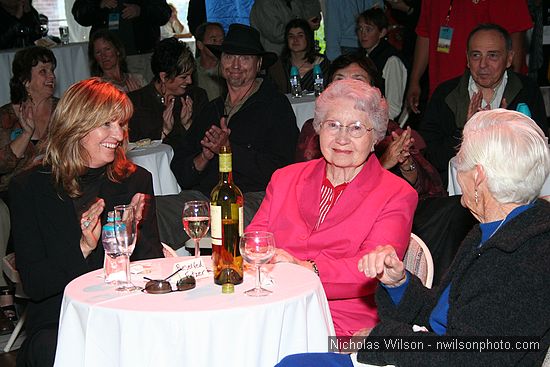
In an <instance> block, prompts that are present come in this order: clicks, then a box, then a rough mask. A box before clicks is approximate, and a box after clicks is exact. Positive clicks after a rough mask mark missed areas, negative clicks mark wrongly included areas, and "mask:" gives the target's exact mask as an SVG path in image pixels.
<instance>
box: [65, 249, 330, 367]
mask: <svg viewBox="0 0 550 367" xmlns="http://www.w3.org/2000/svg"><path fill="white" fill-rule="evenodd" d="M183 259H185V258H166V259H157V260H151V261H147V262H149V263H152V265H153V273H151V274H148V276H149V277H151V278H154V279H159V278H164V277H166V276H168V275H169V274H170V273H171V270H172V265H173V263H174V262H179V261H182V260H183ZM205 259H206V258H205ZM207 260H208V259H207ZM159 268H160V270H159ZM101 272H102V271H101V270H98V271H95V272H91V273H88V274H85V275H83V276H81V277H79V278H77V279H75V280H73V281H72V282H71V283H69V284H68V285H67V287H66V288H65V293H64V297H63V304H62V309H61V318H60V325H59V337H58V343H57V352H56V359H55V366H56V367H65V366H70V367H79V366H87V367H97V366H102V367H110V366H117V367H119V366H120V367H138V366H193V367H207V366H226V367H227V366H238V367H247V366H250V367H262V366H266V367H268V366H269V367H272V366H273V365H275V364H276V363H277V362H278V361H280V360H281V359H282V358H283V357H285V356H286V355H289V354H293V353H301V352H326V351H327V350H328V336H329V335H334V327H333V325H332V320H331V316H330V312H329V308H328V302H327V299H326V296H325V293H324V291H323V287H322V285H321V282H320V280H319V278H318V277H317V276H316V275H315V274H314V273H313V272H311V271H309V270H307V269H305V268H302V267H300V266H297V265H293V264H288V263H279V264H276V265H274V266H272V270H271V272H270V275H271V277H272V278H273V279H274V282H275V285H274V287H273V288H272V290H273V294H271V295H269V296H267V297H249V296H247V295H245V294H243V292H244V291H245V290H247V289H249V288H251V287H252V286H253V284H254V276H253V274H252V273H250V274H249V273H245V279H244V283H243V284H241V285H238V286H236V287H235V293H233V294H222V292H221V287H220V286H219V285H216V284H214V281H213V279H212V278H210V277H209V278H205V279H200V280H198V281H197V288H195V289H193V290H190V291H185V292H173V293H169V294H161V295H153V294H146V293H143V292H139V291H138V292H134V293H130V294H127V293H120V292H116V291H115V290H114V287H112V286H107V285H105V284H104V283H103V279H102V278H101V277H99V275H100V274H101ZM139 278H141V277H139ZM134 283H135V284H136V285H143V282H142V281H139V280H138V277H136V278H135V281H134Z"/></svg>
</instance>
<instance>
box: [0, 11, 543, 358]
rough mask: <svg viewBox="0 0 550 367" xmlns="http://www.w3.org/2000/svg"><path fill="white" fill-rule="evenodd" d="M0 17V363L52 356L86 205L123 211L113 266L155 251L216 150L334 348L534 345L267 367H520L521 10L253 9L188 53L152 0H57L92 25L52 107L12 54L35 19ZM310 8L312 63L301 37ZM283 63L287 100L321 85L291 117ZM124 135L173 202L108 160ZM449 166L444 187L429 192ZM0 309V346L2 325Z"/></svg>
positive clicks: (40, 68) (533, 125) (250, 217)
mask: <svg viewBox="0 0 550 367" xmlns="http://www.w3.org/2000/svg"><path fill="white" fill-rule="evenodd" d="M15 3H17V4H15ZM192 3H193V6H197V2H195V1H193V2H192ZM199 3H200V2H199ZM351 3H353V4H352V5H350V4H351ZM190 6H191V5H190ZM200 8H201V9H202V7H200ZM4 13H5V16H6V17H7V18H9V19H10V20H11V21H12V23H9V24H8V23H6V26H7V27H11V28H9V29H8V30H7V31H5V32H3V34H2V35H0V48H6V47H25V48H21V49H20V50H18V51H17V53H16V55H15V58H14V60H13V64H12V77H11V79H10V81H9V86H10V99H11V101H10V103H8V104H6V105H4V106H2V107H0V199H1V200H2V201H1V202H0V204H1V205H2V207H3V208H4V207H6V208H7V209H9V214H10V218H11V236H10V237H9V240H8V251H15V254H16V265H17V269H18V271H19V273H20V275H21V280H22V285H23V287H24V290H25V292H26V294H27V295H28V296H29V298H30V300H29V302H28V305H27V310H28V311H27V315H28V316H27V322H26V325H27V326H26V330H27V332H26V339H25V341H24V343H23V345H22V347H21V349H20V351H19V352H18V356H17V358H18V366H19V365H20V366H51V365H53V361H54V358H55V348H56V340H57V327H58V320H59V314H60V308H61V300H62V295H63V289H64V288H65V286H66V285H67V284H68V283H69V282H70V281H71V280H73V279H74V278H76V277H78V276H80V275H82V274H84V273H86V272H89V271H91V270H95V269H98V268H101V267H102V266H103V261H104V250H103V246H101V239H100V237H101V228H102V226H103V225H104V224H105V223H106V222H107V212H108V211H110V210H112V209H113V207H114V206H115V205H119V204H128V203H131V205H133V206H134V207H135V208H136V209H137V210H136V213H137V217H138V219H139V231H140V235H139V236H138V242H137V244H136V249H135V251H134V253H133V255H132V260H140V259H150V258H156V257H162V256H163V250H162V245H161V241H162V242H164V243H166V244H168V245H170V246H171V247H172V248H174V249H179V248H181V247H183V246H185V243H186V242H187V240H188V239H189V238H188V237H187V235H186V234H185V232H184V231H183V230H182V225H181V213H182V210H183V207H184V203H185V202H186V201H189V200H205V201H208V200H209V199H208V198H209V197H210V193H211V191H212V189H213V188H214V186H215V185H216V183H217V182H218V170H219V165H218V154H219V152H220V149H221V148H222V147H224V146H230V147H231V151H232V155H233V179H234V181H235V183H236V184H237V186H238V187H239V188H240V189H241V190H242V192H243V194H244V222H245V226H246V229H247V230H249V231H252V230H254V231H256V230H259V231H269V232H272V233H273V234H274V237H275V240H276V243H277V250H276V254H275V256H274V258H273V259H272V262H274V263H277V262H289V263H293V264H296V265H297V266H302V267H305V268H307V269H309V270H310V271H312V272H314V273H315V274H316V275H317V276H319V278H320V281H321V283H322V284H323V287H324V291H325V293H326V296H327V299H328V304H329V308H330V312H331V316H332V321H333V324H334V327H335V331H336V335H337V336H338V337H341V338H351V337H354V336H361V337H363V338H366V341H368V340H369V338H376V337H385V336H412V335H415V336H418V335H425V336H472V337H474V336H534V337H538V338H540V345H541V347H540V349H539V350H537V351H525V352H523V353H519V352H517V353H500V354H498V353H497V354H495V353H486V354H481V355H476V360H474V361H472V356H471V355H470V354H468V353H466V354H453V353H432V354H429V353H419V354H402V353H395V352H394V353H385V352H380V351H378V352H377V351H372V350H362V351H359V353H354V354H351V355H349V354H340V353H332V354H330V353H329V354H302V355H294V356H289V357H287V358H285V359H283V360H282V361H281V362H280V366H310V365H311V366H357V365H360V364H361V363H371V364H394V365H397V366H407V365H422V364H426V365H457V366H458V365H465V364H469V365H471V364H474V365H495V364H498V365H516V364H519V365H526V366H527V365H529V366H531V365H540V364H541V363H542V361H543V359H544V356H545V354H546V351H547V350H548V347H549V346H550V333H549V330H550V313H549V311H548V310H549V308H548V307H547V305H548V304H549V303H550V290H549V289H550V288H548V287H547V286H546V284H548V282H549V281H550V274H549V272H548V271H546V269H547V268H548V266H547V265H546V262H547V261H546V259H548V256H549V255H550V223H549V222H548V219H547V217H545V215H546V214H549V212H550V204H549V203H547V201H545V200H541V199H540V197H541V196H543V195H544V193H541V189H542V187H543V185H544V183H545V180H546V178H547V176H548V174H549V172H550V151H549V146H548V139H547V138H548V135H549V126H548V120H547V116H546V111H545V106H544V102H543V99H542V95H541V92H540V89H539V86H538V84H537V81H535V80H533V79H531V78H529V77H527V76H526V75H525V74H526V64H525V53H524V50H525V48H526V47H525V40H524V38H525V31H526V30H528V29H529V28H531V27H532V25H533V24H532V20H531V17H530V15H529V10H528V7H527V2H523V1H522V2H517V1H512V0H506V1H503V0H500V1H497V0H484V1H453V0H448V1H432V0H422V1H421V2H420V1H412V0H397V1H391V2H389V1H388V2H387V4H384V2H383V1H378V0H363V1H353V2H349V4H348V2H346V3H345V4H344V2H340V1H336V0H326V1H325V3H324V8H323V9H322V8H321V4H320V3H319V1H317V0H302V1H297V0H256V1H255V2H254V5H252V9H251V12H250V23H251V25H250V26H249V25H245V24H238V23H233V24H231V25H229V27H227V28H225V27H224V25H222V24H220V23H217V22H213V21H206V19H202V22H200V23H195V22H193V23H191V22H189V24H190V28H189V31H190V32H191V33H192V34H193V35H194V36H195V38H196V48H197V52H196V55H194V54H193V53H192V52H191V50H190V49H189V47H188V46H187V45H186V44H185V43H183V42H180V41H179V40H178V37H177V36H175V35H177V34H181V33H185V32H186V30H185V28H184V26H183V25H182V24H181V22H179V20H177V10H176V8H175V7H174V6H173V5H171V4H167V3H166V1H165V0H128V1H123V2H120V1H116V0H101V1H98V0H76V1H75V2H74V5H73V7H72V14H73V15H74V17H75V20H76V21H77V22H78V23H80V24H81V25H84V26H92V28H91V31H90V37H89V43H88V56H89V68H90V75H92V77H91V78H90V79H86V80H82V81H79V82H77V83H76V84H74V85H72V86H71V87H70V88H69V89H68V90H66V91H63V93H62V94H61V95H60V98H57V97H55V96H54V91H55V85H56V84H55V69H56V66H57V60H56V58H55V56H54V54H53V53H52V51H51V50H49V49H47V48H44V47H40V46H31V43H32V42H33V41H34V40H36V39H37V38H38V37H39V31H37V30H35V29H34V28H33V27H32V24H33V23H32V20H33V19H34V17H37V16H38V13H37V12H36V11H35V10H34V9H33V8H32V5H31V4H30V2H29V1H27V0H22V1H13V4H12V2H10V1H8V0H6V1H4V0H0V16H2V17H3V16H4ZM35 13H36V14H35ZM465 14H469V15H468V16H464V15H465ZM195 15H196V14H195ZM474 15H475V16H474ZM323 16H324V17H325V32H326V41H327V48H326V53H323V52H322V51H321V50H320V49H319V47H318V44H317V42H316V41H315V36H314V32H315V31H316V30H317V29H319V26H320V23H321V20H322V19H323ZM396 19H398V20H401V22H402V24H401V25H400V26H397V28H399V27H404V28H405V33H407V32H409V33H410V32H413V30H414V27H415V24H416V21H418V24H417V25H416V34H417V38H416V41H414V42H415V43H414V45H415V47H414V48H411V47H410V46H411V43H412V41H405V43H407V42H408V44H405V43H403V42H402V41H403V39H405V40H410V39H411V38H410V36H411V35H410V34H405V33H402V34H400V35H398V36H396V35H395V34H394V33H392V32H394V31H395V29H396V25H395V24H396ZM403 19H404V20H403ZM25 22H29V23H28V26H26V28H25V31H24V32H19V33H18V38H17V39H16V40H11V41H9V42H8V41H7V40H8V38H7V37H8V36H9V34H10V33H9V32H11V29H12V28H13V29H18V28H17V27H23V26H24V25H25ZM411 24H412V25H411ZM3 26H4V24H3V25H2V26H1V27H3ZM161 27H163V28H162V29H161ZM407 27H408V31H407ZM411 27H412V28H411ZM0 29H1V28H0ZM226 29H227V31H226ZM37 32H38V33H37ZM161 33H162V37H161ZM400 37H403V38H400ZM5 45H7V46H6V47H4V46H5ZM144 60H146V62H145V64H144ZM293 68H294V69H295V70H297V71H298V77H299V80H300V82H301V86H302V88H304V89H305V90H308V91H313V89H314V79H315V77H314V70H317V69H318V70H321V73H322V76H323V83H324V85H323V87H324V88H325V90H324V91H323V92H322V93H321V94H320V96H318V97H317V98H316V100H315V111H314V116H312V117H313V118H311V119H309V120H308V121H305V122H304V121H296V116H295V114H294V112H293V109H292V106H291V102H290V99H289V98H288V97H287V96H285V94H288V93H289V92H290V90H291V85H290V81H289V80H290V76H291V70H292V69H293ZM426 70H427V71H426ZM423 75H428V78H427V79H423V78H422V76H423ZM423 101H425V103H424V102H423ZM520 107H521V108H520ZM517 111H521V112H517ZM407 118H408V120H407ZM407 121H409V122H408V123H409V126H405V125H406V124H407ZM297 123H298V124H297ZM302 123H303V127H302V128H301V130H300V129H298V126H302ZM142 139H151V140H162V142H163V143H165V144H168V145H170V146H171V148H172V149H173V151H174V157H173V159H172V161H171V164H170V168H171V170H172V172H173V174H174V176H175V178H176V179H177V181H178V184H179V185H180V187H181V188H182V191H181V192H180V193H179V194H177V195H165V196H155V195H154V192H153V186H152V178H151V175H150V173H149V172H147V171H146V170H144V169H143V168H141V167H139V166H136V165H135V164H133V163H132V162H131V161H130V160H129V159H127V158H126V149H127V146H128V143H129V142H135V141H139V140H142ZM450 161H452V162H453V163H452V164H453V167H454V169H455V171H456V172H457V176H456V180H457V181H458V184H459V185H460V188H461V190H462V196H454V197H453V196H448V195H447V191H446V189H447V183H448V181H449V174H450V172H449V167H450V164H451V163H450ZM411 232H415V233H416V234H417V235H419V236H420V237H421V238H422V239H424V240H425V242H426V243H427V245H428V247H429V248H430V250H431V251H432V254H433V258H434V263H435V264H434V265H435V268H436V272H435V279H434V288H433V289H428V288H426V287H424V286H423V285H422V283H421V282H420V280H419V279H418V278H417V277H416V276H415V275H414V274H412V273H410V272H409V271H407V270H406V269H405V267H404V264H403V262H402V259H403V256H404V254H405V252H406V251H407V247H408V245H409V241H410V236H411ZM547 240H548V241H549V242H546V241H547ZM0 248H1V246H0ZM2 255H3V254H2ZM8 288H9V287H8ZM2 297H4V296H2ZM512 299H514V300H515V302H510V300H512ZM0 301H1V299H0ZM2 302H3V301H2ZM2 302H0V333H1V332H4V331H5V332H10V331H11V330H12V329H13V323H12V320H13V319H12V320H10V319H9V317H10V316H12V315H11V314H9V311H10V310H11V309H10V308H9V307H3V306H4V305H3V303H2ZM8 306H9V305H8ZM413 325H414V326H416V328H414V327H413ZM182 327H184V326H182ZM413 330H414V331H413ZM418 330H420V331H418Z"/></svg>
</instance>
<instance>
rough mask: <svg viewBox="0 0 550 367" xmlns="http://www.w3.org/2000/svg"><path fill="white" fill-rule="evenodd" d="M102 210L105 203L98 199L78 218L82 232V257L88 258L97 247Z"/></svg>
mask: <svg viewBox="0 0 550 367" xmlns="http://www.w3.org/2000/svg"><path fill="white" fill-rule="evenodd" d="M103 209H105V202H104V201H103V199H98V200H97V201H96V202H95V203H93V204H92V205H91V206H90V207H89V208H88V210H86V211H85V212H84V213H82V215H81V217H80V229H81V230H82V236H81V238H80V250H81V251H82V254H83V255H84V257H88V255H89V254H90V253H91V252H92V251H93V250H94V249H95V248H96V247H97V242H98V241H99V237H100V236H101V220H100V215H101V213H103Z"/></svg>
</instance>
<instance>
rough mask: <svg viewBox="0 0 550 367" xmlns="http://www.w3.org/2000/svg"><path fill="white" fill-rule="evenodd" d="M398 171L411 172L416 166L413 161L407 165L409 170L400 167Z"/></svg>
mask: <svg viewBox="0 0 550 367" xmlns="http://www.w3.org/2000/svg"><path fill="white" fill-rule="evenodd" d="M399 169H400V170H401V172H411V171H414V170H415V169H416V164H414V161H412V162H411V164H409V168H407V169H405V168H403V167H402V166H399Z"/></svg>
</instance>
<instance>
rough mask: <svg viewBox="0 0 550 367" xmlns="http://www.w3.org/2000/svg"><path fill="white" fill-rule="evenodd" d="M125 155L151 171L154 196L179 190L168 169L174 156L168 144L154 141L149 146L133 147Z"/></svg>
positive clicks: (170, 193) (174, 192)
mask: <svg viewBox="0 0 550 367" xmlns="http://www.w3.org/2000/svg"><path fill="white" fill-rule="evenodd" d="M126 155H127V156H128V158H129V159H131V160H132V162H134V163H135V164H137V165H138V166H141V167H143V168H145V169H146V170H147V171H149V172H151V175H152V176H153V190H154V192H155V195H156V196H161V195H173V194H178V193H179V192H180V191H181V188H180V186H179V185H178V181H177V180H176V177H175V176H174V174H173V173H172V170H171V169H170V162H171V161H172V157H174V151H173V150H172V147H171V146H170V145H167V144H157V143H156V142H154V143H153V144H151V145H150V146H146V147H141V148H135V149H133V150H131V151H129V152H128V153H126Z"/></svg>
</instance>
